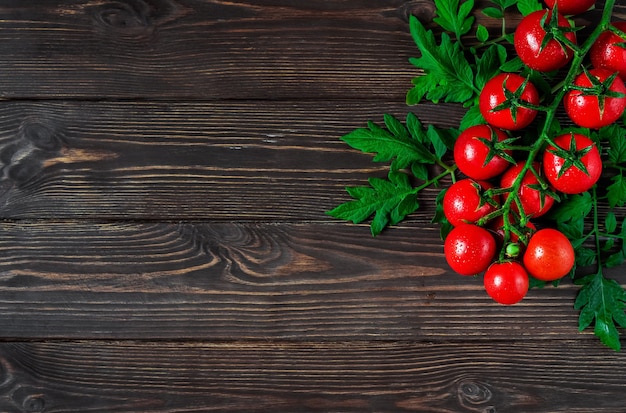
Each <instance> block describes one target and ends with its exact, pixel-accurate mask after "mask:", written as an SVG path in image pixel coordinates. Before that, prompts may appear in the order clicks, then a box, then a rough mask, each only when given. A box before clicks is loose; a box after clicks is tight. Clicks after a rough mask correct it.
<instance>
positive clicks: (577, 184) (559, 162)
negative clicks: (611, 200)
mask: <svg viewBox="0 0 626 413" xmlns="http://www.w3.org/2000/svg"><path fill="white" fill-rule="evenodd" d="M572 139H574V144H575V145H576V150H577V151H580V150H583V149H585V148H590V149H589V151H588V152H587V153H586V154H584V155H583V156H582V157H581V158H580V162H581V163H582V165H583V166H584V167H585V169H586V171H587V172H584V171H582V170H581V169H580V168H579V167H578V166H576V165H574V164H569V165H568V164H567V160H566V159H565V158H562V157H560V156H557V155H556V154H554V153H553V152H552V151H553V150H555V149H556V148H555V147H554V146H548V148H547V149H546V151H545V152H544V153H543V171H544V174H545V176H546V178H547V179H548V181H549V182H550V184H551V185H552V186H553V187H554V188H555V189H557V190H559V191H561V192H563V193H566V194H579V193H581V192H585V191H587V190H589V189H590V188H591V187H592V186H593V185H594V184H595V183H596V182H597V181H598V179H600V175H601V174H602V159H601V158H600V152H599V151H598V147H597V146H596V144H595V143H594V142H593V141H592V140H591V139H589V138H588V137H586V136H585V135H581V134H579V133H566V134H563V135H560V136H557V137H556V138H555V139H554V143H555V144H556V145H557V146H558V147H560V148H563V149H565V150H567V149H569V148H570V145H571V142H572ZM565 166H568V168H567V169H566V170H565V172H562V170H563V168H564V167H565ZM559 174H560V176H559Z"/></svg>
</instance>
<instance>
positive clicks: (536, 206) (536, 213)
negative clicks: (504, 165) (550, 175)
mask: <svg viewBox="0 0 626 413" xmlns="http://www.w3.org/2000/svg"><path fill="white" fill-rule="evenodd" d="M525 163H526V161H519V162H518V163H517V164H515V165H514V166H512V167H511V168H509V169H507V170H506V172H504V174H503V175H502V177H501V178H500V187H501V188H511V187H512V186H513V183H514V182H515V180H516V179H517V177H518V176H519V175H520V173H521V172H522V169H523V168H524V164H525ZM532 168H533V169H534V170H535V171H536V172H537V173H539V171H541V165H540V164H539V163H538V162H534V163H533V165H532ZM538 184H539V180H538V179H537V177H536V176H535V173H533V172H532V171H531V170H530V169H528V170H527V171H526V173H525V174H524V177H523V178H522V185H521V187H520V189H519V191H518V196H519V198H520V201H521V204H522V208H524V214H526V216H528V217H533V218H537V217H540V216H541V215H543V214H545V213H546V212H548V211H549V210H550V208H552V205H554V198H552V197H551V196H550V195H548V194H545V193H543V194H542V193H541V191H539V190H538V189H537V188H534V187H533V186H535V185H538ZM511 206H512V207H513V210H515V211H517V212H520V211H519V209H518V207H517V204H516V203H515V202H513V203H512V204H511Z"/></svg>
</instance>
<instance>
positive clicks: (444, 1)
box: [433, 0, 474, 38]
mask: <svg viewBox="0 0 626 413" xmlns="http://www.w3.org/2000/svg"><path fill="white" fill-rule="evenodd" d="M473 8H474V0H465V1H463V2H462V3H460V2H459V0H435V14H436V15H437V17H435V18H434V19H433V21H434V22H435V23H437V24H438V25H439V26H441V27H442V28H443V29H444V30H447V31H449V32H452V33H454V34H455V36H456V37H457V38H460V37H461V36H462V35H464V34H465V33H467V32H468V31H469V30H470V29H471V27H472V24H474V17H473V16H471V15H470V14H471V12H472V9H473Z"/></svg>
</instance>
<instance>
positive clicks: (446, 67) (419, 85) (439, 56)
mask: <svg viewBox="0 0 626 413" xmlns="http://www.w3.org/2000/svg"><path fill="white" fill-rule="evenodd" d="M409 26H410V31H411V35H412V37H413V40H414V41H415V44H416V45H417V47H418V49H419V50H420V52H421V56H420V57H413V58H411V59H409V60H410V62H411V63H412V64H413V65H415V66H416V67H418V68H419V69H421V70H423V72H424V73H423V74H422V75H420V76H417V77H415V78H413V88H412V89H411V90H410V91H409V92H408V93H407V99H406V100H407V104H409V105H414V104H417V103H419V102H420V101H421V100H422V99H424V98H426V99H428V100H430V101H432V102H435V103H437V102H438V101H440V100H443V101H444V102H458V103H464V102H466V101H468V100H470V99H472V98H473V97H474V96H475V95H477V91H476V90H475V89H474V72H473V70H472V67H471V65H470V63H469V62H468V61H467V59H466V57H465V55H464V53H463V49H462V46H461V44H460V43H458V42H452V41H451V39H450V36H448V35H447V34H446V33H442V34H441V43H440V44H439V45H438V44H437V42H436V40H435V35H434V34H433V31H432V30H426V28H425V27H424V25H423V24H422V23H421V22H420V21H419V20H418V19H417V17H415V16H411V18H410V23H409Z"/></svg>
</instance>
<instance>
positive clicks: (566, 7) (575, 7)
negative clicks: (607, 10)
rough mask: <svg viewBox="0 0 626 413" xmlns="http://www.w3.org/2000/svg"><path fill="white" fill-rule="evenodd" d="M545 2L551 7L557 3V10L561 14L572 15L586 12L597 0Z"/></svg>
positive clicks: (550, 0)
mask: <svg viewBox="0 0 626 413" xmlns="http://www.w3.org/2000/svg"><path fill="white" fill-rule="evenodd" d="M545 2H546V5H547V6H548V7H550V8H551V9H553V8H554V3H556V5H557V10H558V12H559V13H561V14H567V15H572V14H580V13H584V12H586V11H587V10H589V9H590V8H591V6H593V5H594V4H595V3H596V0H556V1H555V0H545Z"/></svg>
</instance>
